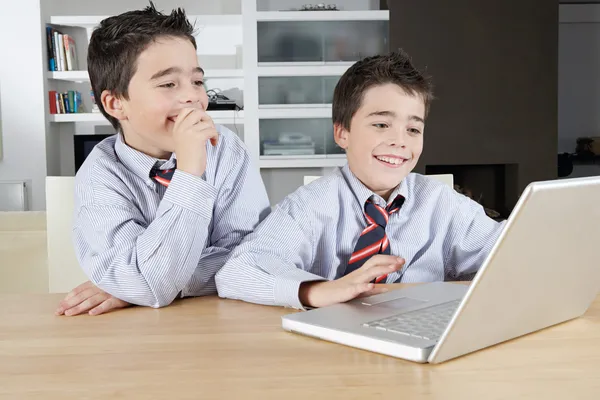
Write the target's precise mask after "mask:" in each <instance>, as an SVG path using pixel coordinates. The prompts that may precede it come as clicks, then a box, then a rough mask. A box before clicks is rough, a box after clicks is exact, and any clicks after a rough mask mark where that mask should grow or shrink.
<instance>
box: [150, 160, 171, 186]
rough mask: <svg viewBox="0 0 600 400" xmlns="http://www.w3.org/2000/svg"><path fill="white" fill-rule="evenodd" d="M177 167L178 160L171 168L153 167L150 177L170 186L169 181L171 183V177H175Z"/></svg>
mask: <svg viewBox="0 0 600 400" xmlns="http://www.w3.org/2000/svg"><path fill="white" fill-rule="evenodd" d="M176 168H177V161H176V162H175V165H174V166H173V168H169V169H160V168H158V167H154V168H152V170H151V171H150V178H152V179H154V180H155V181H156V182H158V183H160V184H161V185H163V186H166V187H168V186H169V183H171V179H172V178H173V174H174V173H175V169H176Z"/></svg>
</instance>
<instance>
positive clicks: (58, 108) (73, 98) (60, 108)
mask: <svg viewBox="0 0 600 400" xmlns="http://www.w3.org/2000/svg"><path fill="white" fill-rule="evenodd" d="M49 97H50V98H49V104H50V114H75V113H81V112H83V107H82V105H81V104H82V103H81V93H79V92H78V91H76V90H69V91H68V92H64V93H59V92H57V91H56V90H51V91H50V92H49Z"/></svg>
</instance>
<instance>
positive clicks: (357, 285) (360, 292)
mask: <svg viewBox="0 0 600 400" xmlns="http://www.w3.org/2000/svg"><path fill="white" fill-rule="evenodd" d="M403 265H404V259H403V258H400V257H396V256H388V255H383V254H378V255H376V256H374V257H371V259H369V261H367V262H366V263H365V264H364V265H363V266H362V267H360V268H359V269H357V270H356V271H354V272H351V273H349V274H348V275H346V276H344V277H342V278H340V279H336V280H335V281H325V282H304V283H302V284H301V285H300V291H299V298H300V302H301V303H302V304H303V305H304V306H306V307H325V306H329V305H332V304H337V303H343V302H345V301H348V300H352V299H354V298H356V297H363V296H371V295H374V294H379V293H383V292H386V291H387V290H388V289H387V288H386V287H385V285H375V284H373V283H370V282H371V281H372V280H373V279H376V278H378V277H380V276H382V275H386V274H391V273H392V272H395V271H398V270H400V269H401V268H402V266H403Z"/></svg>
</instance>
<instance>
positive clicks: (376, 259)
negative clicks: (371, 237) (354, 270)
mask: <svg viewBox="0 0 600 400" xmlns="http://www.w3.org/2000/svg"><path fill="white" fill-rule="evenodd" d="M396 263H402V264H404V259H403V258H402V257H397V256H388V255H387V254H377V255H376V256H373V257H371V258H370V259H369V261H367V262H366V263H365V265H363V266H362V267H361V269H363V268H364V269H369V268H373V267H376V266H385V265H391V264H396Z"/></svg>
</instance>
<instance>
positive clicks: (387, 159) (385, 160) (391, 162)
mask: <svg viewBox="0 0 600 400" xmlns="http://www.w3.org/2000/svg"><path fill="white" fill-rule="evenodd" d="M373 157H374V158H375V159H376V160H377V161H379V162H380V163H382V164H383V165H385V166H387V167H392V168H397V167H400V166H402V165H404V164H406V163H407V162H408V161H410V159H409V158H403V157H397V156H393V157H392V156H373Z"/></svg>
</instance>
